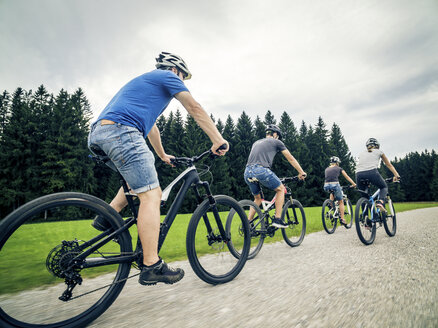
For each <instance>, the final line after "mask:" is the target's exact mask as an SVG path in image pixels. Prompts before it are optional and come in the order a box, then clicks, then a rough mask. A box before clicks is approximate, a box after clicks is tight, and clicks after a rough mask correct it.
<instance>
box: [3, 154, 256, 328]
mask: <svg viewBox="0 0 438 328" xmlns="http://www.w3.org/2000/svg"><path fill="white" fill-rule="evenodd" d="M209 154H211V152H210V151H207V152H204V153H202V154H201V155H199V156H195V157H192V158H186V157H178V158H175V160H174V161H173V163H174V165H176V166H182V167H187V168H186V169H185V170H184V171H183V172H182V173H181V174H180V175H179V176H178V177H177V178H176V179H175V180H174V181H173V182H172V183H171V184H170V185H169V186H168V187H167V188H165V189H164V190H163V192H162V202H165V201H166V200H167V199H168V197H169V194H170V192H171V190H172V188H173V187H174V186H175V185H176V184H177V183H179V182H181V187H180V189H179V191H178V193H177V195H176V196H175V198H174V200H173V202H172V204H171V206H170V208H169V211H168V213H167V215H166V217H165V219H164V221H163V222H162V223H161V228H160V235H159V245H158V251H160V249H161V247H162V245H163V243H164V240H165V238H166V235H167V233H168V231H169V229H170V227H171V225H172V223H173V222H174V220H175V218H176V215H177V212H178V209H179V208H180V207H181V204H182V202H183V199H184V197H185V195H186V194H187V192H188V191H189V189H190V188H191V189H193V190H194V193H195V195H196V199H197V201H198V203H199V205H198V207H197V208H196V210H195V211H194V213H193V215H192V217H191V219H190V221H189V222H188V229H187V235H186V249H187V256H188V259H189V262H190V265H191V267H192V268H193V271H194V272H195V273H196V275H198V277H199V278H200V279H202V280H203V281H205V282H207V283H210V284H213V285H215V284H222V283H226V282H229V281H231V280H232V279H234V278H235V277H236V276H237V275H238V274H239V272H240V271H241V270H242V268H243V266H244V264H245V262H246V260H247V255H248V252H249V247H250V236H249V225H248V219H247V216H246V214H245V212H244V211H243V209H242V208H241V207H240V205H239V204H238V203H237V201H236V200H234V199H233V198H231V197H228V196H224V195H218V196H214V195H212V193H211V191H210V187H209V183H208V182H206V181H201V179H200V174H201V173H202V172H201V173H198V170H197V168H196V166H195V163H196V162H198V161H200V160H201V159H203V158H204V157H206V156H207V155H209ZM97 155H98V156H99V160H101V161H105V160H106V159H107V158H105V154H104V153H103V154H97ZM206 170H208V167H207V169H206ZM122 185H123V188H124V191H125V195H126V197H127V199H128V205H129V207H130V209H131V211H132V216H131V217H129V218H126V219H122V217H121V216H120V215H119V214H118V213H117V212H116V211H115V210H114V209H113V208H112V207H111V206H109V205H108V204H107V203H106V202H104V201H103V200H101V199H99V198H97V197H94V196H91V195H88V194H83V193H77V192H62V193H56V194H51V195H47V196H43V197H40V198H38V199H35V200H33V201H31V202H29V203H27V204H25V205H23V206H22V207H20V208H18V209H17V210H15V211H14V212H12V213H11V214H9V215H8V216H7V217H6V218H5V219H4V220H2V221H1V223H0V326H1V327H84V326H85V325H86V324H88V323H89V322H91V321H93V320H94V319H96V318H97V317H98V316H100V315H101V314H102V313H103V312H104V311H105V310H106V309H107V308H108V307H109V306H110V305H111V304H112V303H113V302H114V300H115V299H116V298H117V296H118V295H119V293H120V292H121V290H122V288H123V287H124V285H125V283H126V280H127V279H129V278H132V277H134V276H137V275H139V273H136V274H134V275H131V276H129V273H130V269H131V266H133V267H134V268H137V269H138V268H140V267H141V266H142V264H143V255H142V248H141V243H140V239H139V238H138V239H137V241H136V242H135V240H134V239H133V238H132V237H131V234H130V231H129V230H128V229H130V228H131V227H132V226H134V225H135V224H136V222H137V209H136V206H135V205H134V197H135V195H132V194H131V193H130V191H129V189H128V186H127V184H126V182H125V181H124V180H122ZM230 210H232V211H233V213H234V214H233V215H232V216H230V215H228V214H229V212H230ZM96 215H100V216H102V217H104V218H105V219H106V220H107V222H109V223H110V224H111V228H108V229H107V230H106V231H104V232H99V231H97V230H95V229H94V228H92V227H91V225H90V223H91V220H92V219H93V218H95V217H96ZM227 219H228V220H231V221H232V222H233V226H236V227H238V228H236V229H228V230H227V231H225V223H226V220H227ZM187 221H188V220H187ZM234 221H236V223H234ZM231 242H232V243H233V250H234V248H235V247H236V245H239V246H238V250H239V252H240V253H241V254H242V256H241V257H240V258H239V259H236V258H235V257H234V256H233V255H231V254H230V251H229V249H228V248H229V243H231ZM133 245H136V246H135V249H134V250H133ZM142 288H143V287H142ZM144 291H145V292H147V288H145V290H144Z"/></svg>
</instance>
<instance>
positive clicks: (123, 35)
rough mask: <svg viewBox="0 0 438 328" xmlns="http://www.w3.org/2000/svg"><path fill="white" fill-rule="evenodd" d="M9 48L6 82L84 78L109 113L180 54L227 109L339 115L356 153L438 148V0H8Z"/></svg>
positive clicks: (298, 117) (333, 118) (0, 80)
mask: <svg viewBox="0 0 438 328" xmlns="http://www.w3.org/2000/svg"><path fill="white" fill-rule="evenodd" d="M0 47H1V48H0V49H1V51H0V89H1V91H3V90H7V91H9V92H13V91H14V90H15V89H16V88H17V87H22V88H24V89H26V90H29V89H32V90H35V89H36V88H37V87H38V86H39V85H41V84H44V86H45V87H46V88H47V89H48V91H49V92H51V93H55V94H56V93H58V92H59V90H60V89H61V88H64V89H66V90H67V91H69V92H74V91H75V90H76V89H77V88H79V87H81V88H82V89H83V90H84V92H85V94H86V96H87V98H88V99H89V101H90V104H91V108H92V110H93V112H94V113H95V115H98V114H99V112H100V111H101V110H102V109H103V108H104V107H105V105H106V104H107V103H108V102H109V100H110V99H111V98H112V96H113V95H114V94H115V93H116V92H117V91H118V90H119V89H120V87H122V86H123V85H124V84H125V83H126V82H128V81H129V80H130V79H132V78H133V77H135V76H138V75H140V74H142V73H144V72H147V71H149V70H152V69H154V64H155V57H157V55H158V53H159V52H161V51H170V52H174V53H176V54H178V55H180V56H182V57H183V58H184V60H185V61H186V63H187V64H188V66H189V68H190V70H191V72H192V74H193V78H192V79H191V80H189V81H187V83H186V85H187V87H188V88H189V90H190V91H191V93H192V94H193V96H194V97H195V99H196V100H197V101H199V102H200V103H201V104H202V106H203V107H204V108H205V110H206V111H207V112H208V113H212V114H213V115H214V117H215V118H216V119H218V118H220V119H221V120H223V121H225V119H226V117H227V115H228V114H230V115H231V116H232V117H233V119H234V120H235V121H237V118H238V117H239V116H240V115H241V113H242V111H243V110H245V112H246V113H247V114H248V115H249V116H250V117H251V119H252V120H253V121H254V119H255V118H256V116H257V115H259V117H260V118H261V119H262V120H263V118H264V116H265V113H266V111H267V110H268V109H269V110H270V111H271V112H272V113H273V114H274V116H275V117H276V119H277V121H278V120H279V119H280V116H281V114H282V113H283V112H284V111H287V112H288V113H289V115H290V116H291V118H292V120H293V121H294V123H295V126H296V127H297V128H298V127H299V126H300V125H301V122H302V120H304V121H305V122H306V124H308V125H309V124H311V125H315V124H316V123H317V120H318V117H319V116H321V117H322V118H323V120H324V121H325V123H326V124H327V128H328V129H330V128H331V126H332V124H333V123H334V122H336V123H337V124H338V125H339V126H340V128H341V131H342V133H343V134H344V137H345V139H346V141H347V143H348V145H349V147H350V151H351V152H352V154H353V156H357V154H358V153H359V152H361V151H362V150H363V149H364V147H365V146H364V144H365V141H366V139H367V138H368V137H375V138H377V139H378V140H379V141H380V143H381V145H382V149H383V151H384V152H385V153H386V154H387V155H388V157H389V158H391V159H393V158H394V156H397V157H403V156H404V155H406V154H407V153H409V152H412V151H419V152H421V151H423V150H425V149H428V150H429V151H430V150H432V149H435V150H438V132H437V130H438V129H437V126H438V1H437V0H415V1H413V0H357V1H356V0H324V1H298V0H270V1H255V0H244V1H238V0H225V1H221V0H216V1H202V0H194V1H181V0H175V1H174V0H169V1H167V0H161V1H157V0H124V1H122V0H99V1H93V0H75V1H61V0H38V1H30V0H27V1H24V0H0ZM178 107H180V108H181V109H182V107H181V105H179V103H178V102H177V101H176V100H173V101H172V102H171V104H170V105H169V108H168V109H167V110H166V111H165V115H166V114H168V113H169V112H170V110H175V109H176V108H178ZM164 146H165V145H164ZM291 152H292V153H293V149H291Z"/></svg>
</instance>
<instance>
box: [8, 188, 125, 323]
mask: <svg viewBox="0 0 438 328" xmlns="http://www.w3.org/2000/svg"><path fill="white" fill-rule="evenodd" d="M66 199H76V200H77V199H82V201H84V202H85V203H83V204H85V205H86V207H89V208H97V211H99V210H100V211H102V213H104V212H107V213H108V215H109V217H111V219H110V220H112V221H113V224H115V225H117V226H120V225H122V224H123V220H122V218H121V217H120V216H119V214H118V213H117V212H116V211H115V210H114V209H112V207H110V206H109V205H108V204H107V203H105V202H104V201H103V200H101V199H99V198H97V197H95V196H92V195H89V194H85V193H79V192H60V193H54V194H50V195H46V196H42V197H39V198H36V199H34V200H32V201H30V202H28V203H26V204H23V205H22V206H21V207H19V208H17V209H16V210H15V211H13V212H11V213H10V214H9V215H8V216H7V217H5V219H3V220H2V221H1V222H0V232H1V233H0V250H1V248H2V247H3V245H4V243H5V242H6V241H7V239H8V238H9V237H10V235H12V234H13V232H14V231H15V230H16V229H17V228H18V227H19V226H20V225H21V223H22V222H20V221H22V220H20V217H23V218H25V217H26V216H28V215H30V214H31V213H34V212H37V211H38V210H39V209H42V208H44V207H48V206H52V205H54V204H56V203H60V204H61V203H62V202H63V201H64V202H65V200H66ZM120 221H121V222H120ZM90 229H92V228H91V226H90ZM128 236H129V237H128ZM120 243H121V247H122V248H126V249H125V250H123V251H132V245H131V240H130V235H129V232H127V231H125V232H123V233H122V234H121V237H120ZM121 265H123V266H124V268H122V270H124V271H125V272H122V273H123V274H122V277H119V279H124V278H126V277H127V276H128V275H129V271H130V264H128V265H129V267H127V266H126V265H127V264H125V263H121ZM125 282H126V281H124V282H122V283H120V284H117V286H116V287H114V289H113V290H112V292H111V293H110V294H109V295H107V294H106V293H105V294H104V295H107V296H104V297H105V300H104V301H102V298H101V299H99V300H98V301H97V302H95V303H94V304H93V305H92V306H91V307H90V308H89V309H87V310H85V311H83V312H81V313H80V314H78V315H76V316H74V317H72V318H69V319H65V320H63V321H61V322H57V323H52V324H48V325H41V324H32V323H24V324H22V323H21V322H19V321H15V322H13V325H12V326H11V327H62V328H75V327H83V326H85V325H87V324H88V323H90V322H92V321H93V320H95V319H96V318H98V317H99V316H100V315H101V314H102V313H103V312H105V311H106V310H107V309H108V308H109V307H110V306H111V304H112V303H113V302H114V301H115V300H116V299H117V297H118V295H119V294H120V292H121V291H122V289H123V287H124V285H125ZM0 310H1V309H0ZM3 313H4V312H3V311H2V310H1V311H0V323H1V326H3V325H4V326H5V327H7V326H8V325H9V326H10V321H9V323H7V322H6V319H5V318H4V317H3ZM6 315H7V316H8V317H10V316H9V315H8V314H6ZM13 319H14V318H13ZM14 320H15V319H14Z"/></svg>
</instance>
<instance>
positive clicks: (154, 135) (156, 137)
mask: <svg viewBox="0 0 438 328" xmlns="http://www.w3.org/2000/svg"><path fill="white" fill-rule="evenodd" d="M148 139H149V141H150V143H151V145H152V147H153V148H154V150H155V153H156V154H157V155H158V157H160V158H161V160H163V161H164V162H166V163H167V164H169V165H171V164H170V159H171V158H173V156H171V155H167V154H166V152H165V151H164V148H163V144H162V143H161V136H160V130H158V127H157V125H156V124H154V126H153V127H152V129H151V131H149V134H148Z"/></svg>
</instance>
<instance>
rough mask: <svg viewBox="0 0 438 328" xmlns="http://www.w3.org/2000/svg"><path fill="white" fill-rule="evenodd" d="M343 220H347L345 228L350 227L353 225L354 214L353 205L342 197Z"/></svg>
mask: <svg viewBox="0 0 438 328" xmlns="http://www.w3.org/2000/svg"><path fill="white" fill-rule="evenodd" d="M344 220H345V222H347V225H346V226H345V227H346V228H347V229H350V228H351V227H352V226H353V220H354V214H353V205H352V204H351V201H350V200H349V199H348V198H345V199H344Z"/></svg>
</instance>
